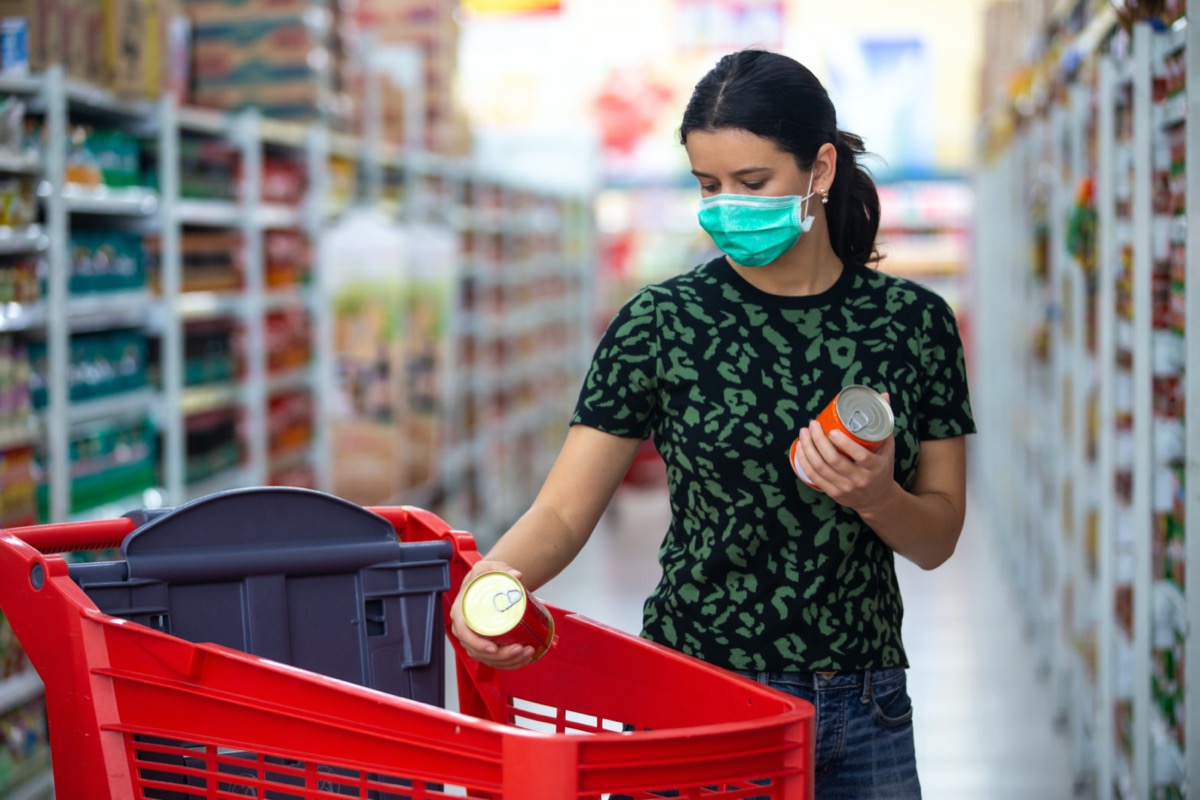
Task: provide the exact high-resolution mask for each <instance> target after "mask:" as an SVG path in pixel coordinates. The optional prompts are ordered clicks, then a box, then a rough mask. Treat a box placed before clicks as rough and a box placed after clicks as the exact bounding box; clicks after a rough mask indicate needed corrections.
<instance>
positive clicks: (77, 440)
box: [37, 419, 158, 520]
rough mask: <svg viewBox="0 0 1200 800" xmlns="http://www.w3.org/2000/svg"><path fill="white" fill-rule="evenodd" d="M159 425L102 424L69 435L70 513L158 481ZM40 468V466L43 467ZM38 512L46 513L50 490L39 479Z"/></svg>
mask: <svg viewBox="0 0 1200 800" xmlns="http://www.w3.org/2000/svg"><path fill="white" fill-rule="evenodd" d="M156 437H157V430H156V428H155V426H154V423H153V422H152V421H151V420H149V419H143V420H140V421H137V422H125V423H112V424H103V425H98V426H95V427H93V428H92V429H91V430H89V431H87V432H85V433H81V434H77V435H76V436H74V437H72V439H71V444H70V450H69V457H70V474H71V506H70V508H71V512H72V513H82V512H85V511H88V510H89V509H93V508H97V507H99V506H102V505H106V504H108V503H115V502H118V501H122V500H125V499H126V498H128V497H130V496H131V495H135V494H137V493H139V492H142V491H144V490H146V489H150V488H152V487H153V486H155V485H156V483H157V482H158V458H157V452H158V451H157V447H156V444H155V441H156ZM43 472H44V470H43ZM37 494H38V498H37V499H38V516H39V519H42V520H45V519H46V517H47V515H48V513H49V506H50V491H49V487H48V486H47V485H46V484H39V486H38V488H37Z"/></svg>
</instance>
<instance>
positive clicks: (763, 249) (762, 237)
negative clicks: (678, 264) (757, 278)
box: [699, 173, 813, 267]
mask: <svg viewBox="0 0 1200 800" xmlns="http://www.w3.org/2000/svg"><path fill="white" fill-rule="evenodd" d="M812 196H813V191H812V173H809V176H808V194H806V195H804V196H803V197H801V196H799V195H794V194H792V195H784V196H782V197H764V196H761V195H755V194H716V195H713V196H712V197H705V198H704V199H702V200H701V201H700V214H699V217H700V227H701V228H703V229H704V230H706V231H707V232H708V235H709V236H711V237H712V238H713V241H714V242H716V245H717V247H719V248H721V251H722V252H723V253H725V254H726V255H727V256H729V257H730V258H732V259H733V260H734V262H735V263H737V264H740V265H741V266H743V267H765V266H766V265H767V264H770V263H771V262H772V261H774V260H775V259H777V258H779V257H780V256H781V255H783V254H784V253H786V252H787V251H788V250H790V249H791V247H792V245H794V244H795V243H796V240H797V239H799V238H800V234H802V233H807V232H808V231H809V230H810V229H811V228H812V225H813V217H812V215H810V214H809V213H808V202H809V199H810V198H812Z"/></svg>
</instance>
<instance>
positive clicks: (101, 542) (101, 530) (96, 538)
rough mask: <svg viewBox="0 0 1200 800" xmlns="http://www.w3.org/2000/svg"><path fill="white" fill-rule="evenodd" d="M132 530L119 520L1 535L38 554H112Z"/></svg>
mask: <svg viewBox="0 0 1200 800" xmlns="http://www.w3.org/2000/svg"><path fill="white" fill-rule="evenodd" d="M136 527H137V526H136V525H135V524H134V522H133V520H131V519H125V518H124V517H119V518H117V519H102V520H93V521H90V522H63V523H60V524H57V525H33V526H30V527H27V528H6V529H5V532H6V533H11V534H12V535H13V536H16V537H17V538H18V539H20V540H21V541H23V542H25V544H27V545H29V546H30V547H32V548H34V549H35V550H38V551H40V552H42V553H68V552H73V551H78V550H115V549H117V548H119V547H120V546H121V542H123V541H125V537H126V536H128V535H129V534H131V533H133V531H134V529H135V528H136Z"/></svg>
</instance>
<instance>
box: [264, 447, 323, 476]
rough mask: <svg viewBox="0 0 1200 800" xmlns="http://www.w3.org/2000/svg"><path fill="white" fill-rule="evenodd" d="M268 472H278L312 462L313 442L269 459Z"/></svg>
mask: <svg viewBox="0 0 1200 800" xmlns="http://www.w3.org/2000/svg"><path fill="white" fill-rule="evenodd" d="M268 462H269V463H268V467H267V469H268V472H270V473H271V474H277V473H280V472H283V471H285V470H289V469H293V468H295V467H300V466H303V465H305V464H309V463H311V462H312V444H305V445H301V446H300V447H293V448H291V449H290V450H286V451H284V452H282V453H279V454H277V455H272V456H270V457H269V459H268Z"/></svg>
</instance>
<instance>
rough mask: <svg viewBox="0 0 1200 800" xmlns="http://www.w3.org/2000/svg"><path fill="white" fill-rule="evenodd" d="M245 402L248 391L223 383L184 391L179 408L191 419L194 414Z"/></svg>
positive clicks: (235, 385)
mask: <svg viewBox="0 0 1200 800" xmlns="http://www.w3.org/2000/svg"><path fill="white" fill-rule="evenodd" d="M245 402H246V390H245V388H244V387H243V386H241V385H240V384H236V383H222V384H214V385H211V386H192V387H189V388H187V389H184V390H183V393H182V396H181V398H180V402H179V406H180V411H181V413H182V414H183V415H184V416H185V417H190V416H192V415H194V414H204V413H206V412H209V411H216V410H217V409H219V408H228V407H229V406H235V405H239V404H241V403H245Z"/></svg>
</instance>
